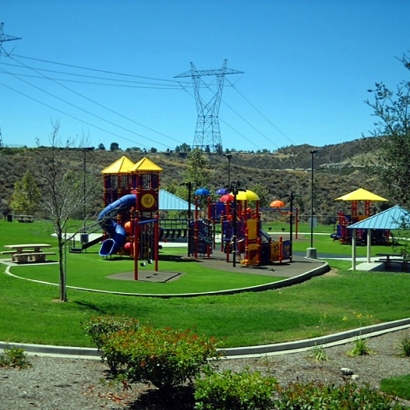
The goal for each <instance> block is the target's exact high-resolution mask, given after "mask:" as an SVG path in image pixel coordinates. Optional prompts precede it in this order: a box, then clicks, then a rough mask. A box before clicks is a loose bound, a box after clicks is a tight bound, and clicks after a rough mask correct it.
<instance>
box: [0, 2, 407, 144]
mask: <svg viewBox="0 0 410 410" xmlns="http://www.w3.org/2000/svg"><path fill="white" fill-rule="evenodd" d="M409 15H410V2H409V1H408V0H390V1H387V0H383V1H382V0H372V1H371V0H343V1H342V0H338V1H337V0H287V1H285V0H281V1H280V0H252V1H251V0H249V1H248V0H242V1H238V0H236V1H233V0H172V1H171V0H168V1H166V0H151V1H148V0H144V1H143V0H118V1H113V0H81V1H80V0H71V1H68V0H64V1H63V0H0V22H3V23H4V34H6V35H10V36H16V37H21V38H22V39H21V40H19V41H10V42H4V43H3V48H4V49H5V51H6V52H7V53H9V54H10V55H9V56H7V55H6V54H5V53H4V52H3V53H2V54H1V56H0V128H1V132H2V138H3V143H4V144H5V145H6V144H9V145H11V144H20V145H27V146H36V139H39V141H40V143H41V144H43V145H48V143H49V135H50V133H51V131H52V123H53V122H54V123H55V122H59V123H60V133H59V135H60V138H61V141H64V142H65V141H66V140H71V141H73V142H74V145H81V144H83V145H87V146H95V147H97V146H98V144H100V143H102V144H104V145H105V147H106V148H109V146H110V144H111V143H112V142H117V143H118V144H119V146H120V147H121V148H123V149H125V148H128V147H140V148H146V149H149V148H151V147H156V148H157V149H158V150H160V151H164V150H166V149H174V148H175V147H176V146H177V145H180V144H182V143H187V144H189V145H193V143H194V132H195V126H196V121H197V110H196V104H195V98H194V92H193V88H192V84H191V82H190V79H189V78H183V79H179V81H180V82H181V81H182V82H183V84H182V85H181V84H180V83H178V82H177V81H176V79H175V78H174V77H175V76H177V75H178V74H181V73H184V72H186V71H189V70H190V62H193V63H194V64H195V67H196V68H197V69H198V70H208V69H219V68H220V67H221V66H222V63H223V61H224V59H227V60H228V61H227V66H228V68H231V69H234V70H238V71H243V74H235V75H227V76H226V78H225V86H224V88H223V96H222V102H221V106H220V111H219V123H220V129H221V137H222V144H223V147H224V149H232V148H234V149H237V150H254V151H257V150H260V149H268V150H270V151H272V150H276V149H278V148H280V147H284V146H289V145H292V144H293V145H301V144H310V145H314V146H319V147H320V146H324V145H329V144H336V143H341V142H345V141H350V140H354V139H357V138H361V136H362V135H366V136H367V135H369V132H370V131H371V130H373V129H374V125H373V124H374V122H375V118H374V117H372V115H371V114H372V112H371V109H370V108H369V107H368V106H367V105H366V104H365V103H364V100H366V99H367V98H369V97H371V94H369V93H368V92H367V90H368V89H370V88H372V87H373V85H374V83H375V82H380V81H383V82H384V83H385V84H386V85H388V86H390V87H392V88H395V87H396V85H397V84H398V83H400V82H401V81H403V80H408V78H409V72H408V71H407V70H406V69H405V68H404V67H403V65H402V64H401V63H400V62H399V61H398V60H397V57H401V56H402V55H403V53H406V52H407V51H408V50H410V25H409V24H407V20H408V18H409ZM46 70H48V71H46ZM119 74H122V75H119ZM125 74H126V75H125ZM97 77H98V78H97ZM202 79H203V80H204V81H206V83H207V84H208V85H210V84H209V82H210V81H211V82H212V81H213V82H214V80H215V77H203V78H202ZM68 80H70V81H68ZM119 80H121V81H119ZM108 84H110V85H108ZM210 86H211V87H212V85H210ZM211 90H214V89H212V88H211ZM213 93H214V91H211V92H209V89H207V88H206V87H204V88H203V89H201V95H202V98H203V99H204V100H205V101H209V100H210V99H211V97H212V95H213Z"/></svg>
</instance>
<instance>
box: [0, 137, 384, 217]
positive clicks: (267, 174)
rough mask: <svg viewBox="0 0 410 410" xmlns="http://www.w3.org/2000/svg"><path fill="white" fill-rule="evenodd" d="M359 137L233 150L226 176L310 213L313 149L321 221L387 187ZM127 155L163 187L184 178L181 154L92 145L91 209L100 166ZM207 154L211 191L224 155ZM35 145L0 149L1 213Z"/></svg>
mask: <svg viewBox="0 0 410 410" xmlns="http://www.w3.org/2000/svg"><path fill="white" fill-rule="evenodd" d="M372 142H373V143H372V144H369V140H368V139H359V140H355V141H351V142H346V143H343V144H335V145H326V146H324V147H312V146H309V145H301V146H289V147H285V148H282V149H279V150H277V151H275V152H273V153H263V154H255V153H249V152H232V159H231V161H230V175H231V180H239V181H241V186H242V187H243V188H246V189H252V187H254V186H255V185H258V184H261V185H263V186H264V187H266V189H267V190H268V192H269V195H268V196H269V197H270V198H269V200H273V199H275V198H278V197H280V196H282V195H284V194H288V193H290V192H294V193H295V194H296V195H297V199H296V201H297V205H298V207H299V209H300V211H301V214H302V215H303V214H305V215H308V214H309V213H310V208H311V205H310V200H311V199H310V198H311V161H312V155H311V154H310V151H311V150H313V149H315V150H318V152H317V153H316V154H315V156H314V165H315V166H314V168H315V170H314V177H315V198H316V201H315V202H316V213H317V214H318V215H321V216H323V218H322V219H323V221H325V220H328V219H332V218H334V216H335V214H336V211H337V210H338V209H340V208H343V204H340V203H339V202H335V201H334V199H335V198H337V197H339V196H341V195H343V194H345V193H348V192H351V191H353V190H355V189H357V188H364V189H367V190H369V191H372V192H374V193H377V194H378V195H381V196H384V197H386V198H387V196H386V195H387V193H386V190H385V189H384V188H383V187H382V186H381V185H380V184H379V183H378V181H377V179H375V178H372V177H370V176H369V175H368V174H367V173H366V172H365V168H364V165H365V163H366V161H367V160H368V159H369V158H370V157H371V156H372V155H373V154H374V149H375V148H373V147H376V146H377V144H375V143H374V142H375V141H374V140H373V141H372ZM123 155H125V156H127V157H128V158H129V159H130V160H131V161H133V162H137V161H139V160H140V159H141V158H143V157H145V156H146V157H148V158H149V159H151V160H152V161H153V162H154V163H156V164H157V165H159V166H160V167H162V168H163V170H164V172H163V174H162V176H161V186H162V187H164V188H165V189H166V187H167V186H169V185H170V184H179V183H180V182H182V181H183V175H182V173H183V171H184V170H185V169H186V164H187V160H186V156H185V155H184V154H180V153H169V152H168V153H143V152H137V151H131V150H127V151H121V150H118V151H105V150H94V151H90V152H87V153H86V168H87V172H88V173H89V174H91V175H93V176H95V178H97V179H101V192H99V193H98V192H97V193H96V197H95V198H94V201H93V203H94V204H95V205H94V206H95V208H96V209H95V214H98V212H100V210H101V203H102V178H101V170H102V169H104V168H105V167H107V166H108V165H110V164H111V163H113V162H114V161H116V160H117V159H118V158H120V157H121V156H123ZM204 156H206V158H207V160H208V161H207V170H208V171H209V172H210V174H211V183H210V186H208V187H207V188H209V189H210V190H211V191H215V190H216V189H218V188H220V187H222V186H225V185H226V184H227V183H228V160H227V158H226V157H225V155H218V154H214V153H211V154H204ZM37 160H38V158H37V156H36V149H30V148H13V149H12V148H3V149H0V192H1V194H0V212H3V211H5V210H6V209H7V208H8V205H9V200H10V196H11V194H12V192H13V189H14V184H15V182H16V181H18V180H20V179H21V178H22V176H23V174H24V172H26V170H27V169H31V168H33V167H35V166H36V161H37ZM67 161H68V162H69V163H70V164H71V167H72V168H79V169H82V167H83V165H84V153H83V151H82V150H81V149H70V150H67Z"/></svg>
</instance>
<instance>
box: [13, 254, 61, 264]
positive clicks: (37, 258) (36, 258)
mask: <svg viewBox="0 0 410 410" xmlns="http://www.w3.org/2000/svg"><path fill="white" fill-rule="evenodd" d="M55 254H56V253H55V252H19V253H13V260H14V261H15V262H16V263H30V262H32V263H41V262H45V261H46V256H48V255H55Z"/></svg>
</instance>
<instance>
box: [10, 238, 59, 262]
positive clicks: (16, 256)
mask: <svg viewBox="0 0 410 410" xmlns="http://www.w3.org/2000/svg"><path fill="white" fill-rule="evenodd" d="M51 246H52V245H50V244H48V243H23V244H15V245H4V247H5V248H7V249H9V250H8V251H3V252H2V254H11V260H12V261H13V262H16V263H29V262H34V263H40V262H45V261H46V256H47V255H55V252H44V251H43V249H45V248H51Z"/></svg>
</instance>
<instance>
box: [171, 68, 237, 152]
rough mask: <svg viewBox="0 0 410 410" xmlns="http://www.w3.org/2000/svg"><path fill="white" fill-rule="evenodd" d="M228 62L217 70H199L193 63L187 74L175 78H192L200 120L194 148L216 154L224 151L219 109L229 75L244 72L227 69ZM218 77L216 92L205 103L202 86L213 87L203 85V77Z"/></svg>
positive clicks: (198, 120) (196, 129) (197, 123)
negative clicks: (208, 150) (226, 78)
mask: <svg viewBox="0 0 410 410" xmlns="http://www.w3.org/2000/svg"><path fill="white" fill-rule="evenodd" d="M226 63H227V60H224V62H223V64H222V67H221V68H220V69H215V70H197V69H196V68H195V66H194V63H191V69H190V70H189V71H186V72H185V73H182V74H179V75H177V76H175V77H174V78H183V77H191V78H192V84H193V86H194V93H195V101H196V109H197V112H198V119H197V122H196V128H195V136H194V144H193V146H194V148H201V149H203V150H204V149H206V148H209V149H211V150H212V151H214V152H218V151H222V138H221V131H220V129H219V118H218V114H219V108H220V105H221V99H222V90H223V85H224V80H225V75H227V74H243V71H237V70H232V69H230V68H226ZM211 75H212V76H215V77H216V92H215V94H214V95H213V97H212V98H211V99H210V100H209V101H208V102H206V101H204V100H203V98H202V97H201V94H200V89H201V85H202V86H205V87H206V88H208V89H211V85H208V84H205V82H204V83H203V84H202V82H201V77H203V76H211Z"/></svg>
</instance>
